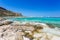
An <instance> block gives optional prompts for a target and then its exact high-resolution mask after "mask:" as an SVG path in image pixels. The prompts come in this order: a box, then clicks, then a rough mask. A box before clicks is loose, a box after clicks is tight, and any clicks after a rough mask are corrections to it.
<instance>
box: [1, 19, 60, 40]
mask: <svg viewBox="0 0 60 40" xmlns="http://www.w3.org/2000/svg"><path fill="white" fill-rule="evenodd" d="M1 22H2V23H0V24H3V25H0V40H60V30H57V29H56V28H52V27H50V26H49V25H47V24H44V23H36V22H18V21H9V20H4V21H1ZM56 32H57V33H56Z"/></svg>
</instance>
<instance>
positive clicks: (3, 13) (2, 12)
mask: <svg viewBox="0 0 60 40" xmlns="http://www.w3.org/2000/svg"><path fill="white" fill-rule="evenodd" d="M0 16H23V15H22V14H21V13H15V12H12V11H9V10H7V9H5V8H3V7H0Z"/></svg>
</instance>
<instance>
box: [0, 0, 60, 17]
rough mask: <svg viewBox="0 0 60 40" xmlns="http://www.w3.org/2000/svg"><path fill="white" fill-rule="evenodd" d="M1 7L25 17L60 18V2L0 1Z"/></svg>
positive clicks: (43, 0)
mask: <svg viewBox="0 0 60 40" xmlns="http://www.w3.org/2000/svg"><path fill="white" fill-rule="evenodd" d="M0 6H1V7H4V8H6V9H8V10H11V11H13V12H18V13H22V15H24V16H33V17H40V16H44V17H48V16H50V17H60V0H0Z"/></svg>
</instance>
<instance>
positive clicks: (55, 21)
mask: <svg viewBox="0 0 60 40" xmlns="http://www.w3.org/2000/svg"><path fill="white" fill-rule="evenodd" d="M8 19H9V20H12V21H22V22H24V21H27V22H42V23H50V24H53V26H57V27H60V17H27V18H20V17H17V18H8Z"/></svg>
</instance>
